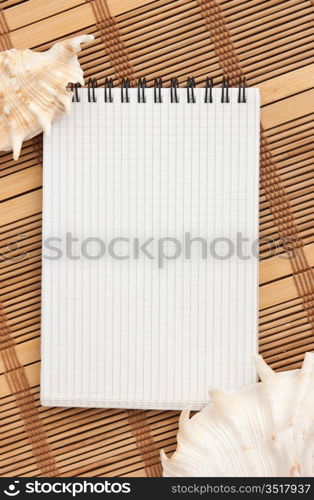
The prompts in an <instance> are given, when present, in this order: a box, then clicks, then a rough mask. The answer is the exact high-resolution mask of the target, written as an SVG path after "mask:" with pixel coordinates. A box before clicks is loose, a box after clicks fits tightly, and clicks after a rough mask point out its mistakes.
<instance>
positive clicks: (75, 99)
mask: <svg viewBox="0 0 314 500" xmlns="http://www.w3.org/2000/svg"><path fill="white" fill-rule="evenodd" d="M79 87H81V84H80V83H71V84H70V89H71V90H72V92H73V97H72V102H81V99H80V96H79V94H78V88H79Z"/></svg>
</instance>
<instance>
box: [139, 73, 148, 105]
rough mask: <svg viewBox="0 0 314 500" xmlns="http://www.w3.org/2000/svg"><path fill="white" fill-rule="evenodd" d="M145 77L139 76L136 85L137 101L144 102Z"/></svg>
mask: <svg viewBox="0 0 314 500" xmlns="http://www.w3.org/2000/svg"><path fill="white" fill-rule="evenodd" d="M146 87H147V85H146V78H139V80H138V85H137V102H146V97H145V89H146Z"/></svg>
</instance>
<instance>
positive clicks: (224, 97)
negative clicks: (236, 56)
mask: <svg viewBox="0 0 314 500" xmlns="http://www.w3.org/2000/svg"><path fill="white" fill-rule="evenodd" d="M221 102H230V100H229V78H223V79H222V87H221Z"/></svg>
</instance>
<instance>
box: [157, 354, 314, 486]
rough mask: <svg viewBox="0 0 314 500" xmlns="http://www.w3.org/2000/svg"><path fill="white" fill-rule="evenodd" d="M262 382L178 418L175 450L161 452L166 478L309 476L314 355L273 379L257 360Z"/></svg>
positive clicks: (313, 446) (313, 445) (218, 395)
mask: <svg viewBox="0 0 314 500" xmlns="http://www.w3.org/2000/svg"><path fill="white" fill-rule="evenodd" d="M255 362H256V368H257V371H258V374H259V376H260V378H261V382H259V383H257V384H253V385H249V386H246V387H243V388H242V389H240V390H239V391H233V392H220V391H213V392H211V393H210V394H211V399H212V404H210V405H208V406H206V407H205V408H204V409H203V410H201V411H200V412H199V413H197V414H196V415H194V416H193V417H192V418H189V410H188V409H187V410H184V411H183V412H182V414H181V417H180V423H179V432H178V437H177V440H178V446H177V450H176V451H175V452H174V454H173V455H172V457H171V458H167V457H166V455H165V453H164V452H163V451H162V452H161V459H162V465H163V475H164V476H166V477H185V476H188V477H191V476H192V477H197V476H203V477H204V476H205V477H254V476H264V477H280V476H281V477H289V476H295V477H296V476H312V475H313V451H314V422H313V420H314V419H313V417H314V354H312V353H307V354H306V356H305V359H304V362H303V366H302V368H301V369H300V370H292V371H287V372H282V373H275V372H274V371H273V370H272V369H271V368H270V367H268V366H267V364H266V363H265V362H264V361H263V359H262V357H261V356H258V357H256V358H255Z"/></svg>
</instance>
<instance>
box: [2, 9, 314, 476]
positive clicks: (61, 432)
mask: <svg viewBox="0 0 314 500" xmlns="http://www.w3.org/2000/svg"><path fill="white" fill-rule="evenodd" d="M0 9H1V10H0V50H6V49H9V48H11V47H16V48H26V47H29V48H32V49H35V50H44V49H47V48H49V47H50V46H51V44H52V43H54V42H55V41H57V40H60V39H63V38H66V37H69V36H73V35H76V34H80V33H93V34H94V35H95V40H94V42H92V43H91V44H89V45H86V46H84V48H83V50H82V53H81V55H80V61H81V64H82V66H83V68H84V70H85V76H86V77H89V76H94V77H96V78H97V79H98V82H99V83H100V84H101V83H103V81H104V78H105V77H112V78H114V80H115V84H118V83H119V79H120V78H121V77H123V76H128V77H130V78H131V80H132V82H133V83H135V81H136V79H137V78H138V77H142V76H144V75H146V77H147V79H148V82H149V84H151V83H152V79H153V78H154V77H155V76H162V77H163V79H164V81H165V82H166V85H168V84H169V79H170V77H171V76H176V77H178V79H179V81H180V83H181V84H182V83H184V81H185V80H186V78H187V76H195V77H196V81H197V84H198V85H200V86H203V85H204V82H205V78H206V76H207V75H210V76H212V77H213V78H214V80H215V82H216V83H217V84H218V85H219V84H220V82H221V79H222V75H223V74H224V75H226V76H229V77H230V79H231V81H232V83H233V84H235V83H237V79H238V77H239V76H240V75H245V76H246V79H247V82H248V84H249V85H250V86H258V87H260V89H261V95H262V127H263V132H262V141H261V190H260V237H261V244H260V255H261V262H260V323H259V324H260V326H259V329H260V352H261V353H262V354H263V356H264V357H265V359H266V360H267V361H268V362H269V363H271V365H272V366H273V367H274V368H275V369H278V370H284V369H292V368H296V367H299V366H300V364H301V361H302V359H303V356H304V353H305V352H306V351H307V350H313V347H314V339H313V321H314V318H313V310H314V307H313V306H314V295H313V267H312V266H313V264H314V252H313V250H314V242H313V212H314V210H313V190H312V188H313V185H312V181H313V171H312V169H313V163H312V160H313V154H312V149H311V144H310V140H311V132H312V129H311V119H312V116H313V90H311V87H312V84H313V67H314V66H313V51H312V52H311V48H312V44H313V38H312V37H313V31H312V29H313V28H312V24H311V23H312V21H313V5H312V3H311V1H310V0H268V1H265V0H230V1H228V0H176V1H171V0H157V1H154V2H149V1H147V0H108V1H106V0H94V1H88V0H67V1H65V0H54V1H53V2H47V1H45V0H28V1H18V0H5V1H0ZM311 115H312V116H311ZM41 148H42V143H41V138H40V137H39V138H36V139H34V140H31V141H29V142H28V143H26V144H25V145H24V147H23V150H22V154H21V157H20V159H19V160H18V161H17V162H14V161H13V160H12V155H11V154H9V153H8V154H7V153H1V155H0V166H1V177H2V178H1V199H2V200H4V202H3V203H2V209H1V224H2V231H1V260H0V267H1V269H0V272H1V298H2V303H3V309H2V308H1V318H0V320H1V344H0V345H1V354H2V356H1V362H0V381H1V388H0V404H1V406H0V412H1V419H2V422H1V443H2V444H3V447H4V448H3V454H2V459H3V460H2V470H1V474H2V475H3V476H14V475H21V476H40V475H46V476H49V475H50V476H56V475H61V476H116V475H122V476H128V475H129V476H142V475H147V476H156V475H160V473H161V468H160V463H159V450H160V449H161V448H164V449H165V450H166V452H168V453H171V452H172V451H173V450H174V448H175V442H176V441H175V436H176V432H177V427H178V413H176V412H162V411H121V410H102V409H78V408H76V409H73V408H67V409H63V408H43V407H41V406H40V405H39V401H38V398H39V365H40V356H39V341H40V272H41V261H40V259H41V179H42V164H41V157H42V149H41ZM275 251H276V252H277V255H275ZM279 257H280V258H279Z"/></svg>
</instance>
